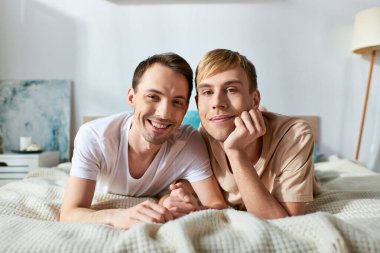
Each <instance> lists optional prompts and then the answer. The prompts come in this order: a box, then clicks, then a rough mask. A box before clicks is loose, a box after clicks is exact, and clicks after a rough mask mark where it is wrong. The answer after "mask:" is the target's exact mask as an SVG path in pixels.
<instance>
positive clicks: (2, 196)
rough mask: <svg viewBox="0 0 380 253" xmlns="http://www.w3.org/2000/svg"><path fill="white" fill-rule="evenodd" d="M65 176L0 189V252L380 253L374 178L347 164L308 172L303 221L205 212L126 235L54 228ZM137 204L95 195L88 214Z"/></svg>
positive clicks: (33, 178) (60, 171)
mask: <svg viewBox="0 0 380 253" xmlns="http://www.w3.org/2000/svg"><path fill="white" fill-rule="evenodd" d="M69 169H70V164H69V163H66V164H61V165H59V166H58V167H57V168H39V169H36V170H33V171H31V172H30V173H29V174H28V176H27V178H25V179H24V180H22V181H18V182H13V183H10V184H7V185H5V186H3V187H1V188H0V252H65V253H66V252H81V253H82V252H366V253H368V252H380V175H379V174H376V173H374V172H371V171H369V170H367V169H366V168H364V167H362V166H360V165H358V164H355V163H353V162H351V161H348V160H343V159H332V160H331V161H328V162H324V163H318V164H316V172H317V176H318V177H319V179H320V181H321V191H320V193H319V194H318V195H317V196H316V198H315V200H314V201H313V202H312V203H310V204H308V206H307V214H306V215H304V216H299V217H289V218H283V219H275V220H264V219H259V218H257V217H255V216H254V215H251V214H248V213H246V212H241V211H236V210H233V209H226V210H205V211H198V212H194V213H192V214H189V215H187V216H185V217H183V218H180V219H177V220H174V221H171V222H168V223H166V224H156V223H146V224H139V225H137V226H135V227H133V228H132V229H130V230H129V231H122V230H118V229H115V228H112V227H110V226H107V225H102V224H88V223H60V222H58V218H59V209H60V206H61V204H62V200H63V193H64V188H65V184H66V181H67V178H68V171H69ZM144 200H146V199H144V198H132V197H125V196H119V195H112V194H96V195H95V199H94V204H93V207H94V208H99V209H103V208H127V207H130V206H133V205H136V204H137V203H140V202H142V201H144Z"/></svg>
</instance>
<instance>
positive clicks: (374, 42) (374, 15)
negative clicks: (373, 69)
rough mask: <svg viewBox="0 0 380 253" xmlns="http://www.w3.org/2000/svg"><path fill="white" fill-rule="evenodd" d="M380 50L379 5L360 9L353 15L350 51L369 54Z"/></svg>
mask: <svg viewBox="0 0 380 253" xmlns="http://www.w3.org/2000/svg"><path fill="white" fill-rule="evenodd" d="M374 50H380V7H377V8H371V9H367V10H364V11H361V12H359V13H357V14H356V16H355V24H354V42H353V45H352V51H353V52H354V53H357V54H371V52H372V51H374Z"/></svg>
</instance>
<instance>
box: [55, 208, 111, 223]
mask: <svg viewBox="0 0 380 253" xmlns="http://www.w3.org/2000/svg"><path fill="white" fill-rule="evenodd" d="M116 211H117V209H104V210H98V211H97V210H93V209H89V208H80V207H78V208H71V209H66V210H64V209H62V210H61V215H60V221H63V222H84V223H100V224H106V225H112V224H111V221H110V220H111V219H110V217H112V215H113V214H114V213H115V212H116Z"/></svg>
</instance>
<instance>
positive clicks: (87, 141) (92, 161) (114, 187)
mask: <svg viewBox="0 0 380 253" xmlns="http://www.w3.org/2000/svg"><path fill="white" fill-rule="evenodd" d="M132 121H133V114H132V113H121V114H117V115H113V116H109V117H105V118H100V119H97V120H94V121H91V122H88V123H86V124H84V125H82V126H81V127H80V129H79V131H78V133H77V135H76V137H75V141H74V154H73V159H72V168H71V171H70V175H71V176H75V177H80V178H85V179H90V180H96V181H97V183H96V190H97V191H98V192H101V193H114V194H122V195H128V196H135V197H139V196H155V195H157V194H158V193H160V192H161V191H163V190H165V189H167V188H168V186H169V185H170V184H171V183H173V182H175V181H176V180H178V179H187V180H188V181H189V182H196V181H200V180H203V179H206V178H209V177H210V176H211V175H212V170H211V167H210V160H209V157H208V153H207V148H206V146H205V143H204V141H203V138H202V136H201V135H200V133H199V132H198V131H197V130H195V129H194V128H193V127H191V126H189V125H183V126H181V127H180V128H179V129H178V130H177V131H176V132H175V133H174V134H173V135H172V136H171V137H170V138H169V139H168V140H167V141H165V142H164V143H163V144H162V146H161V147H160V149H159V151H158V153H157V155H156V156H155V158H154V159H153V161H152V163H151V164H150V166H149V167H148V169H147V170H146V172H145V173H144V175H143V176H142V177H141V178H138V179H136V178H133V177H132V176H131V174H130V173H129V169H128V132H129V129H130V127H131V124H132Z"/></svg>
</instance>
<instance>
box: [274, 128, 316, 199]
mask: <svg viewBox="0 0 380 253" xmlns="http://www.w3.org/2000/svg"><path fill="white" fill-rule="evenodd" d="M292 131H293V130H290V132H289V133H287V134H286V135H285V136H284V138H283V139H282V141H281V143H280V144H279V147H278V152H279V153H278V155H279V156H280V164H279V168H280V171H279V172H278V174H277V176H276V178H275V181H274V186H273V191H272V194H273V195H274V197H275V198H276V199H277V200H278V201H280V202H309V201H312V200H313V184H314V165H313V145H314V139H313V136H312V134H311V132H308V131H303V133H301V134H297V133H292ZM294 131H295V130H294ZM295 132H297V131H295Z"/></svg>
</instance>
